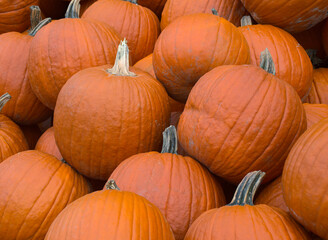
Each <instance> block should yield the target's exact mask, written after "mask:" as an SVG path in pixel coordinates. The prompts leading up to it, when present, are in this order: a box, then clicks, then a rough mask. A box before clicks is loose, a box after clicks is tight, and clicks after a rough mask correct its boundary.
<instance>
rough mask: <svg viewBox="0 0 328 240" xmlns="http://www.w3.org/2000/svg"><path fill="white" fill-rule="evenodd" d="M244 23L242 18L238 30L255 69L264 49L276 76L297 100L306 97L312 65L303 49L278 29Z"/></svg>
mask: <svg viewBox="0 0 328 240" xmlns="http://www.w3.org/2000/svg"><path fill="white" fill-rule="evenodd" d="M246 20H247V19H245V18H244V19H243V21H242V27H240V28H239V29H240V31H241V32H242V33H243V35H244V36H245V38H246V40H247V42H248V45H249V49H250V53H251V64H254V65H257V66H259V65H260V54H261V52H262V51H263V50H264V49H265V48H268V49H269V51H270V53H271V54H272V59H273V62H274V64H275V68H276V76H277V77H278V78H280V79H281V80H284V81H286V82H287V83H289V84H290V85H292V86H293V87H294V88H295V90H296V91H297V93H298V95H299V96H300V97H301V98H304V97H305V98H306V96H307V94H308V93H309V91H310V87H311V82H312V79H313V66H312V63H311V60H310V58H309V56H308V55H307V53H306V51H305V50H304V49H303V47H302V46H301V45H300V44H299V43H298V42H297V41H296V40H295V38H294V37H293V36H292V35H290V34H289V33H287V32H286V31H284V30H282V29H280V28H277V27H274V26H271V25H260V24H258V25H249V24H248V22H247V21H246ZM248 21H249V19H248Z"/></svg>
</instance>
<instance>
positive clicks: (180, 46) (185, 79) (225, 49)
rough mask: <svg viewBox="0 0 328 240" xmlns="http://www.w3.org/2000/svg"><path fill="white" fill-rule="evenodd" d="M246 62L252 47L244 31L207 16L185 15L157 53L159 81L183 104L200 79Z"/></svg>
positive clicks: (163, 38) (161, 38)
mask: <svg viewBox="0 0 328 240" xmlns="http://www.w3.org/2000/svg"><path fill="white" fill-rule="evenodd" d="M209 46H211V47H209ZM246 63H249V48H248V44H247V42H246V39H245V38H244V36H243V35H242V34H241V33H240V31H238V29H237V28H236V27H235V26H234V25H233V24H231V23H230V22H228V21H227V20H225V19H224V18H220V17H218V16H215V15H212V14H205V13H198V14H192V15H187V16H182V17H180V18H179V19H177V20H176V21H174V22H173V23H172V24H170V26H168V27H167V28H166V29H165V30H164V31H163V32H162V33H161V35H160V36H159V38H158V40H157V42H156V45H155V49H154V53H153V65H154V71H155V74H156V77H157V79H158V80H159V81H161V83H162V84H163V85H164V87H165V88H166V90H167V92H168V94H169V95H170V97H172V98H173V99H174V100H177V101H180V102H186V100H187V98H188V95H189V93H190V91H191V89H192V87H193V86H194V85H195V83H196V82H197V81H198V79H199V78H200V77H201V76H203V75H204V74H205V73H207V72H208V71H210V70H211V69H213V68H215V67H217V66H221V65H232V64H236V65H239V64H246Z"/></svg>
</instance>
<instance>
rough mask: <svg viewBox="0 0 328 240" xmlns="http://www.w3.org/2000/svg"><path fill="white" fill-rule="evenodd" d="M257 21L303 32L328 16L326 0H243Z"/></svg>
mask: <svg viewBox="0 0 328 240" xmlns="http://www.w3.org/2000/svg"><path fill="white" fill-rule="evenodd" d="M241 2H242V3H243V4H244V6H245V8H246V9H247V11H248V12H249V13H250V14H251V15H252V17H253V18H254V19H255V21H256V22H258V23H261V24H271V25H274V26H277V27H279V28H283V29H285V30H286V31H288V32H293V33H297V32H302V31H305V30H307V29H310V28H311V27H313V26H315V25H316V24H317V23H319V22H321V21H322V20H324V19H325V18H326V17H327V16H328V5H327V1H326V0H303V1H298V0H296V1H289V0H280V1H272V0H241Z"/></svg>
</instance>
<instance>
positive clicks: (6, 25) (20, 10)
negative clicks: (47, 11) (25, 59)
mask: <svg viewBox="0 0 328 240" xmlns="http://www.w3.org/2000/svg"><path fill="white" fill-rule="evenodd" d="M38 3H39V0H10V1H6V0H2V1H0V34H2V33H6V32H13V31H15V32H23V31H24V30H26V29H27V28H28V27H29V26H30V6H32V5H38ZM1 53H2V52H1Z"/></svg>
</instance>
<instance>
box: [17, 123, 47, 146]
mask: <svg viewBox="0 0 328 240" xmlns="http://www.w3.org/2000/svg"><path fill="white" fill-rule="evenodd" d="M20 128H21V129H22V131H23V133H24V136H25V139H26V140H27V143H28V146H29V149H34V148H35V145H36V143H37V141H38V140H39V138H40V137H41V135H42V133H41V130H40V128H39V127H38V125H30V126H21V127H20Z"/></svg>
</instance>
